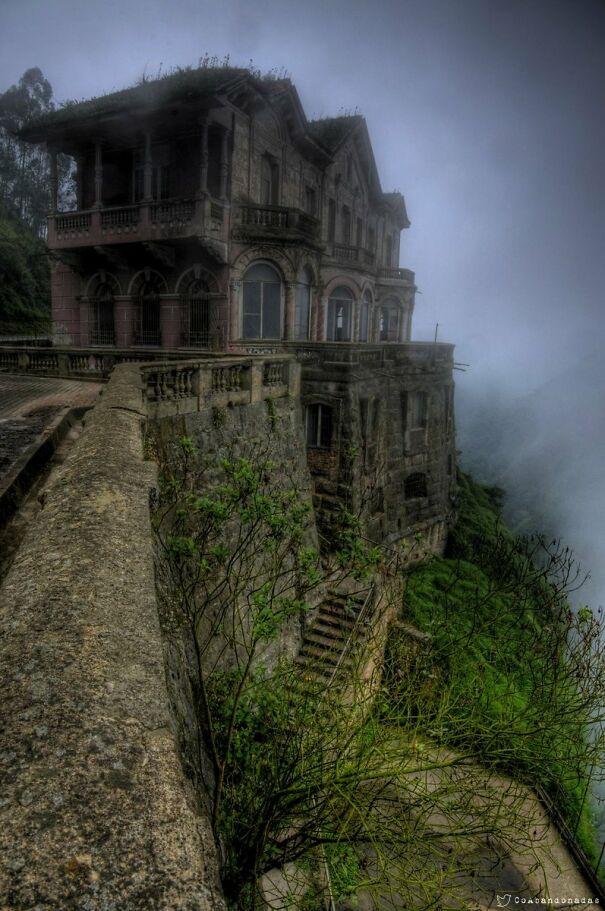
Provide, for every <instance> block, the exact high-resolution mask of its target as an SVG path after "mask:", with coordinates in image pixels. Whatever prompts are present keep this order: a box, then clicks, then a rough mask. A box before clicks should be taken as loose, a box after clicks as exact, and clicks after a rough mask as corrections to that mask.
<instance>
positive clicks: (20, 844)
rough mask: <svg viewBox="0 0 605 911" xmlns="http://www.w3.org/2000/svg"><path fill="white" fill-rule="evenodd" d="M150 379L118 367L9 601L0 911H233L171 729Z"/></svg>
mask: <svg viewBox="0 0 605 911" xmlns="http://www.w3.org/2000/svg"><path fill="white" fill-rule="evenodd" d="M144 402H145V399H144V392H143V383H142V380H141V372H140V368H138V367H135V366H124V367H120V368H117V369H116V371H115V372H114V374H113V376H112V379H111V381H110V383H109V384H108V386H107V388H106V390H105V392H104V394H103V397H102V400H101V402H100V403H99V405H97V407H96V408H95V410H94V412H92V413H91V414H90V416H89V417H88V419H87V421H86V427H85V429H84V431H83V433H82V435H81V437H80V439H79V441H78V443H77V445H76V446H75V447H74V449H73V450H72V452H71V453H70V455H69V457H68V459H67V460H66V462H65V464H64V466H63V468H62V470H61V472H60V474H58V475H57V477H56V478H55V480H54V482H53V484H52V486H51V487H50V488H49V490H48V492H47V495H46V500H45V503H44V508H43V510H42V511H41V513H40V516H39V518H38V520H37V523H36V525H35V527H33V528H31V529H30V530H29V533H28V535H27V536H26V538H25V540H24V542H23V544H22V546H21V548H20V550H19V552H18V554H17V555H16V558H15V561H14V563H13V565H12V567H11V569H10V571H9V573H8V575H7V577H6V579H5V582H4V585H3V588H2V591H1V592H0V697H1V699H2V716H3V728H2V734H1V742H0V780H1V782H2V783H1V786H0V795H1V796H0V821H1V823H0V907H2V908H3V911H9V909H10V911H17V909H19V911H25V909H34V908H36V909H42V908H48V909H52V911H64V909H70V908H74V909H76V908H77V909H86V911H118V909H119V911H134V909H137V911H138V909H141V911H143V909H144V911H152V909H158V911H159V909H162V911H181V909H182V911H194V909H195V911H202V909H203V911H206V909H211V908H221V907H222V906H223V904H222V899H221V895H220V886H219V885H218V877H217V866H216V857H215V847H214V843H213V840H212V836H211V831H210V826H209V824H208V823H207V820H206V819H205V818H204V816H203V815H202V814H201V813H200V810H199V808H198V806H197V803H196V800H195V796H194V794H193V792H192V789H191V788H190V785H189V783H188V781H187V780H186V778H185V776H184V774H183V771H182V765H181V762H180V758H179V754H178V749H177V745H176V739H175V735H174V733H173V730H172V727H171V717H170V711H169V704H168V697H167V692H166V683H165V672H164V665H163V657H162V642H161V635H160V628H159V624H158V614H157V605H156V596H155V584H154V567H153V549H152V537H151V529H150V521H149V508H148V503H149V492H150V490H151V488H153V487H154V485H155V482H156V479H155V466H153V465H151V464H150V463H148V462H145V461H144V457H143V446H142V424H143V421H144V420H145V419H146V416H147V411H146V407H144Z"/></svg>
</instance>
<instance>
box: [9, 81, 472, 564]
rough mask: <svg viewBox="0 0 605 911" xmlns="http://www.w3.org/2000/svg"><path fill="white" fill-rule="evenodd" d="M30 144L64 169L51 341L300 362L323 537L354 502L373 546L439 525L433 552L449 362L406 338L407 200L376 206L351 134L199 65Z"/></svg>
mask: <svg viewBox="0 0 605 911" xmlns="http://www.w3.org/2000/svg"><path fill="white" fill-rule="evenodd" d="M23 135H24V138H26V139H30V140H31V141H43V140H44V141H46V142H47V143H48V145H49V148H50V149H51V150H52V152H53V154H55V153H58V152H61V153H63V154H68V155H71V156H72V157H73V158H74V160H75V161H76V163H77V175H78V176H77V184H78V194H77V197H78V209H77V210H76V211H73V212H57V211H54V212H53V213H52V214H51V216H50V218H49V230H48V238H49V246H50V248H51V249H52V250H53V252H54V254H55V257H56V261H57V265H56V266H55V270H54V274H53V282H52V287H53V316H54V320H55V326H56V333H57V340H58V342H60V343H63V344H72V345H80V346H81V347H82V346H84V347H89V348H93V349H96V350H98V351H99V352H103V351H107V349H110V350H112V349H113V350H119V351H120V352H122V355H123V356H124V353H126V355H125V356H128V354H129V353H130V355H131V356H132V357H137V358H138V357H140V356H141V355H142V354H144V353H148V354H149V357H157V356H158V353H159V352H163V353H164V355H165V354H166V352H170V353H171V354H172V355H174V356H176V355H179V356H182V355H183V354H184V353H186V352H187V351H196V352H198V353H200V352H212V353H216V352H219V351H220V352H223V353H234V354H250V355H270V354H279V353H286V352H293V353H295V355H296V357H297V358H298V359H299V361H300V362H301V364H302V366H303V370H302V400H303V405H304V406H305V413H304V421H305V426H306V438H307V447H308V459H309V465H310V467H311V471H312V474H313V478H314V483H315V503H316V506H317V507H318V508H319V509H320V511H321V513H322V517H323V520H324V525H325V526H326V527H328V526H329V524H330V521H331V514H333V513H334V510H335V509H338V508H339V507H340V506H342V505H343V504H347V505H348V506H351V507H352V508H354V509H356V510H358V511H361V512H362V513H363V515H364V518H365V520H366V523H367V528H368V529H369V530H370V531H371V532H372V534H374V535H377V536H378V538H379V539H380V540H382V539H384V538H388V539H394V538H396V537H397V536H399V537H401V536H405V535H406V534H409V533H411V532H415V531H416V530H417V529H418V528H419V527H422V528H428V527H431V528H433V527H434V528H433V531H432V532H431V534H432V535H433V537H434V543H435V548H436V549H439V547H440V545H441V543H442V539H443V528H444V522H445V521H446V519H447V516H448V514H449V512H450V495H451V493H452V489H453V477H454V458H455V451H454V436H453V423H452V420H451V416H452V404H451V395H452V368H453V360H452V348H451V346H448V345H422V344H418V343H414V342H412V341H411V322H412V314H413V310H414V302H415V290H416V288H415V280H414V273H413V272H411V271H410V270H409V269H405V268H400V267H399V261H400V232H401V230H402V229H403V228H407V227H408V226H409V221H408V217H407V213H406V208H405V202H404V199H403V197H402V196H401V194H399V193H384V192H383V190H382V188H381V185H380V180H379V176H378V173H377V169H376V165H375V161H374V155H373V152H372V147H371V143H370V139H369V136H368V131H367V128H366V124H365V121H364V119H363V118H362V117H360V116H357V115H355V116H342V117H336V118H325V119H321V120H316V121H308V120H307V118H306V117H305V114H304V111H303V109H302V106H301V104H300V100H299V98H298V95H297V92H296V89H295V88H294V86H293V85H292V84H291V82H290V81H289V80H267V79H259V78H256V77H255V76H253V75H252V74H251V73H250V72H248V71H246V70H240V69H232V68H226V69H221V68H218V69H213V68H207V69H204V68H202V69H199V70H192V71H186V72H183V73H177V74H175V75H172V76H169V77H167V78H165V79H162V80H158V81H156V82H148V83H144V84H142V85H140V86H138V87H136V88H133V89H127V90H125V91H123V92H118V93H115V94H113V95H108V96H105V97H103V98H100V99H94V100H93V101H90V102H82V103H80V104H76V105H73V106H69V107H67V108H64V109H62V110H60V111H57V112H54V113H53V114H51V115H49V116H48V117H47V118H46V119H45V120H43V121H40V122H38V123H34V124H32V125H30V126H29V127H28V128H27V130H26V131H25V132H24V134H23ZM55 195H56V194H55ZM54 208H55V209H56V205H55V206H54ZM446 412H447V413H446ZM353 451H354V452H355V453H356V454H357V456H358V459H357V461H356V462H355V464H353V465H351V464H349V463H350V462H351V454H352V452H353ZM370 488H372V490H371V491H370ZM366 489H367V495H365V494H364V493H363V491H364V490H366ZM406 491H407V492H406ZM437 526H439V527H440V528H441V529H442V531H437V530H436V529H437Z"/></svg>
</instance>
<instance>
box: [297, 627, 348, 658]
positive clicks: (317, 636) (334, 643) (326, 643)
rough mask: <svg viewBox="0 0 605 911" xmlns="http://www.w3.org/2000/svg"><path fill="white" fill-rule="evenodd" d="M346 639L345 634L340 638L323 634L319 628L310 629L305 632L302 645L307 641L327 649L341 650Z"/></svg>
mask: <svg viewBox="0 0 605 911" xmlns="http://www.w3.org/2000/svg"><path fill="white" fill-rule="evenodd" d="M346 641H347V639H346V637H345V636H341V637H340V638H334V637H333V636H324V635H322V633H321V632H320V631H319V630H316V629H312V630H309V632H308V633H307V634H306V636H305V638H304V640H303V645H305V643H307V642H309V643H312V644H313V645H318V646H320V647H321V648H325V649H328V650H330V651H338V652H339V651H342V649H343V648H344V646H345V642H346Z"/></svg>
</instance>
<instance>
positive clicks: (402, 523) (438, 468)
mask: <svg viewBox="0 0 605 911" xmlns="http://www.w3.org/2000/svg"><path fill="white" fill-rule="evenodd" d="M447 347H448V346H444V348H447ZM436 352H437V349H436ZM446 355H447V356H446ZM418 394H420V395H422V396H424V397H425V408H424V416H423V418H422V424H423V426H419V427H415V426H413V424H414V419H415V412H417V408H416V406H415V403H414V397H415V396H416V395H418ZM302 399H303V405H304V406H305V407H306V408H308V407H310V406H313V405H314V404H315V403H319V404H321V405H322V407H327V408H329V409H330V410H331V440H330V441H329V446H322V447H319V448H313V447H311V448H309V450H308V460H309V467H310V470H311V475H312V478H313V484H314V502H315V506H316V509H317V511H318V519H319V521H320V523H321V524H322V525H323V527H325V528H326V529H329V526H330V524H331V522H332V521H333V520H334V518H335V516H336V514H337V513H338V510H339V509H340V508H341V507H342V506H347V507H348V508H349V509H350V510H352V511H353V512H354V513H355V514H358V515H360V516H361V517H362V519H363V521H364V524H365V527H366V530H367V533H368V534H369V535H370V536H371V537H372V538H373V539H374V540H376V541H378V542H389V541H395V540H399V539H402V538H409V537H410V536H412V537H413V536H414V535H415V534H417V533H421V534H422V535H423V537H424V538H425V541H426V542H428V543H429V545H430V549H431V550H433V551H435V552H439V551H440V550H441V549H442V548H443V546H444V545H445V537H446V532H447V523H448V520H451V518H452V510H453V505H452V500H453V495H454V493H455V455H456V453H455V437H454V422H453V405H452V401H453V380H452V361H451V356H450V354H448V352H446V351H440V352H439V355H437V353H436V355H435V358H431V357H425V358H424V362H423V364H422V367H421V368H420V369H419V367H418V366H417V365H415V364H414V363H413V362H411V361H406V359H405V358H404V359H402V360H392V361H386V362H385V363H384V364H383V365H382V366H380V365H377V364H368V365H367V366H366V365H365V364H364V363H355V364H347V363H338V362H333V363H330V362H329V361H328V360H327V357H326V358H322V357H321V356H320V354H318V355H317V360H316V361H315V362H314V361H313V358H312V357H311V356H309V358H308V360H307V361H306V362H305V363H304V366H303V374H302ZM414 475H415V476H419V475H420V476H422V478H424V482H425V484H426V490H425V491H422V490H420V489H418V488H417V489H416V494H417V495H415V496H412V495H410V494H411V493H414V491H413V490H412V491H410V490H409V489H408V491H407V493H406V481H407V480H408V479H410V478H411V477H412V476H414Z"/></svg>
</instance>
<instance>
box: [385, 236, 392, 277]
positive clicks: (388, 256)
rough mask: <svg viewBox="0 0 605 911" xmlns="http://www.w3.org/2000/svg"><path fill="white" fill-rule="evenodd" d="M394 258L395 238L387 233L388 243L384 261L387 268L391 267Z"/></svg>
mask: <svg viewBox="0 0 605 911" xmlns="http://www.w3.org/2000/svg"><path fill="white" fill-rule="evenodd" d="M392 259H393V238H392V237H391V235H390V234H389V235H387V238H386V245H385V251H384V263H385V266H386V267H387V269H390V268H391V261H392Z"/></svg>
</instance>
